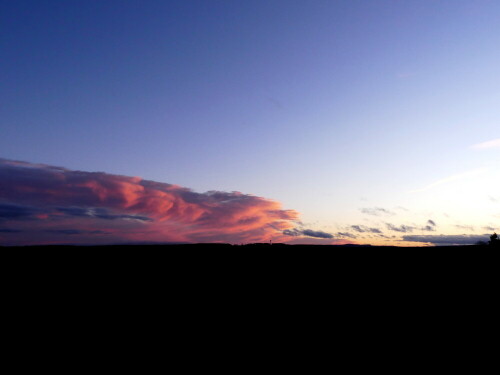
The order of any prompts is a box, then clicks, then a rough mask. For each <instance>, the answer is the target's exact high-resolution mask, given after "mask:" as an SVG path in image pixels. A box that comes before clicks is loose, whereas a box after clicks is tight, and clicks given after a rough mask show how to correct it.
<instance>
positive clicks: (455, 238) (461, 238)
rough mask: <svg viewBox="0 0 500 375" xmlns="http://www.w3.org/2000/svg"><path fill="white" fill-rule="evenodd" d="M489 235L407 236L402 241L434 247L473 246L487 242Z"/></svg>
mask: <svg viewBox="0 0 500 375" xmlns="http://www.w3.org/2000/svg"><path fill="white" fill-rule="evenodd" d="M488 239H489V235H488V234H483V235H482V236H478V235H466V234H464V235H419V236H417V235H409V236H403V241H408V242H425V243H431V244H433V245H436V246H455V245H474V244H476V243H478V242H480V241H488Z"/></svg>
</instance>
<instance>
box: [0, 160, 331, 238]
mask: <svg viewBox="0 0 500 375" xmlns="http://www.w3.org/2000/svg"><path fill="white" fill-rule="evenodd" d="M0 181H2V183H1V184H0V244H3V245H22V244H52V243H89V244H98V243H122V242H232V243H240V242H259V241H269V240H270V239H272V240H273V241H284V240H287V239H288V238H290V236H287V235H284V234H283V233H284V231H286V230H292V228H293V227H294V225H295V221H296V220H297V217H298V213H297V212H296V211H293V210H284V209H282V207H281V204H280V203H279V202H277V201H274V200H270V199H265V198H262V197H257V196H253V195H250V194H243V193H240V192H230V193H228V192H221V191H209V192H206V193H196V192H193V191H192V190H190V189H188V188H184V187H181V186H178V185H172V184H167V183H161V182H155V181H149V180H144V179H142V178H140V177H127V176H119V175H112V174H107V173H103V172H83V171H73V170H69V169H65V168H60V167H53V166H49V165H42V164H32V163H26V162H19V161H11V160H6V159H0ZM302 234H303V235H305V236H311V235H312V236H313V237H315V236H316V237H319V236H320V235H321V233H320V232H315V231H311V230H304V231H303V233H302Z"/></svg>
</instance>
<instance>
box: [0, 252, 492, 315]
mask: <svg viewBox="0 0 500 375" xmlns="http://www.w3.org/2000/svg"><path fill="white" fill-rule="evenodd" d="M0 249H1V250H2V251H1V252H0V257H1V258H0V259H1V260H2V263H1V264H2V270H3V275H4V276H5V280H7V281H8V288H10V287H15V286H19V285H21V286H22V289H23V291H24V292H23V293H25V292H26V291H30V290H36V291H37V292H36V293H37V295H38V294H39V293H40V290H42V289H43V291H45V292H49V293H52V292H53V291H57V293H59V294H58V295H64V296H71V295H79V294H81V293H83V292H85V293H87V291H88V290H89V289H90V290H92V293H96V294H98V295H101V296H103V295H105V296H109V298H114V297H113V296H114V295H115V294H117V293H118V294H120V295H122V294H127V293H132V294H134V295H135V296H137V295H143V294H144V295H146V296H148V298H153V296H152V295H151V294H152V293H155V296H154V299H155V300H161V301H164V300H165V299H166V300H167V301H168V300H169V298H170V297H169V296H171V295H182V298H186V299H193V298H194V299H198V298H203V299H207V298H208V299H210V298H211V297H210V296H213V295H214V294H215V295H224V296H225V303H230V302H231V301H234V299H243V300H246V298H247V297H245V296H249V295H252V296H254V297H252V298H256V293H257V294H259V295H260V294H262V295H265V296H266V298H271V299H272V300H273V301H274V299H280V298H281V296H282V295H283V294H286V295H288V296H290V298H292V299H293V298H295V297H293V296H295V295H297V294H298V295H301V296H302V297H301V298H306V296H311V298H312V296H314V298H317V299H318V300H321V301H325V303H331V302H332V301H336V300H337V298H338V295H345V294H349V298H352V299H354V300H356V299H360V298H361V299H364V298H367V297H366V296H367V293H368V294H369V295H370V296H371V297H370V298H372V299H373V298H375V299H377V298H378V297H377V296H379V295H380V294H384V293H385V294H387V293H388V292H389V293H391V294H392V295H393V301H396V302H397V301H400V299H402V298H409V296H411V295H415V293H420V294H421V293H424V292H422V288H424V290H425V293H430V294H431V295H433V296H434V298H438V299H446V298H448V297H447V296H448V295H450V293H454V294H460V295H461V294H463V293H468V294H474V295H475V294H478V293H482V291H483V290H484V289H485V288H486V289H488V288H490V287H492V286H493V285H497V275H498V268H499V259H500V256H499V253H500V252H499V251H498V250H499V248H498V247H496V246H443V247H377V246H325V245H283V244H273V245H270V244H249V245H229V244H189V245H188V244H183V245H179V244H178V245H142V246H139V245H113V246H25V247H3V248H0ZM9 285H10V286H9ZM8 288H7V289H8ZM13 290H14V289H13ZM61 291H63V292H61ZM45 292H44V293H45ZM61 293H62V294H61ZM75 293H76V294H75ZM23 295H24V294H20V296H23ZM363 296H364V297H363ZM23 298H24V297H23ZM64 298H66V297H64ZM106 298H108V297H106ZM259 298H260V297H259ZM307 298H309V297H307ZM426 298H427V297H426ZM373 306H375V305H373V304H372V305H370V306H369V307H367V308H373Z"/></svg>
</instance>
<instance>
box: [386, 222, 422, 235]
mask: <svg viewBox="0 0 500 375" xmlns="http://www.w3.org/2000/svg"><path fill="white" fill-rule="evenodd" d="M386 226H387V229H389V230H392V231H394V232H401V233H411V232H413V230H414V229H415V227H411V226H408V225H400V226H399V227H397V226H395V225H393V224H390V223H386Z"/></svg>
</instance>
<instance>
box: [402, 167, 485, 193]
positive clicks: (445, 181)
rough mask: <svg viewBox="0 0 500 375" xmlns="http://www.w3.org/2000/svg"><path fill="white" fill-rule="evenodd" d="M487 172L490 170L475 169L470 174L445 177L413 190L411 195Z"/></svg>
mask: <svg viewBox="0 0 500 375" xmlns="http://www.w3.org/2000/svg"><path fill="white" fill-rule="evenodd" d="M487 171H488V168H478V169H474V170H472V171H468V172H464V173H460V174H456V175H452V176H449V177H445V178H443V179H441V180H438V181H436V182H433V183H431V184H429V185H427V186H424V187H423V188H421V189H416V190H411V191H410V193H419V192H422V191H426V190H430V189H433V188H435V187H437V186H440V185H444V184H448V183H450V182H454V181H459V180H464V179H467V178H471V177H476V176H478V175H480V174H483V173H486V172H487Z"/></svg>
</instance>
